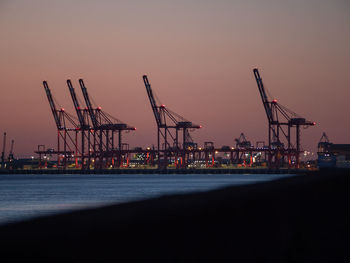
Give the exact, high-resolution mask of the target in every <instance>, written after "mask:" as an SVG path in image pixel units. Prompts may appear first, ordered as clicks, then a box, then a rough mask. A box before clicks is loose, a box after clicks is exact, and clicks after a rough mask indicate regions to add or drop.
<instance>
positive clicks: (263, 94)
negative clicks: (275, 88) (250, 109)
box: [253, 68, 274, 123]
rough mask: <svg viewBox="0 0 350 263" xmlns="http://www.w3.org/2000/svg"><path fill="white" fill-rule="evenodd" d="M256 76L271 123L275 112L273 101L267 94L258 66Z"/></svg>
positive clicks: (255, 70) (254, 70)
mask: <svg viewBox="0 0 350 263" xmlns="http://www.w3.org/2000/svg"><path fill="white" fill-rule="evenodd" d="M253 72H254V76H255V79H256V83H257V84H258V88H259V92H260V96H261V99H262V102H263V105H264V109H265V112H266V116H267V119H268V121H269V122H270V123H272V122H273V121H274V118H273V114H272V109H271V103H270V102H269V101H268V99H267V95H266V92H265V88H264V84H263V82H262V79H261V77H260V74H259V70H258V69H257V68H255V69H253Z"/></svg>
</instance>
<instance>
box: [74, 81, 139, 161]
mask: <svg viewBox="0 0 350 263" xmlns="http://www.w3.org/2000/svg"><path fill="white" fill-rule="evenodd" d="M79 84H80V87H81V91H82V93H83V96H84V100H85V104H86V107H87V110H88V113H89V116H90V119H91V122H92V125H93V130H94V141H95V139H96V136H95V134H96V132H97V131H98V135H99V142H98V145H99V154H98V156H99V167H100V168H102V162H103V158H104V157H106V158H107V159H110V158H112V160H111V161H112V163H113V162H114V156H113V154H114V133H115V132H118V152H117V154H118V161H119V166H122V160H121V155H122V150H123V147H125V145H126V144H125V143H122V132H123V131H127V132H128V131H135V130H136V128H135V127H132V126H129V125H127V124H126V123H123V122H122V121H120V120H118V119H117V118H115V117H113V116H112V115H110V114H108V113H107V112H105V111H103V110H102V108H101V107H95V108H94V107H93V105H92V103H91V100H90V97H89V94H88V91H87V88H86V86H85V84H84V81H83V79H79ZM94 152H95V153H96V149H95V143H94ZM106 163H107V165H108V161H107V162H106Z"/></svg>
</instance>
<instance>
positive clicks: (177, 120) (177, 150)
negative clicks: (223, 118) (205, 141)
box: [143, 75, 202, 168]
mask: <svg viewBox="0 0 350 263" xmlns="http://www.w3.org/2000/svg"><path fill="white" fill-rule="evenodd" d="M143 82H144V84H145V87H146V91H147V95H148V98H149V100H150V103H151V108H152V111H153V114H154V117H155V120H156V123H157V151H158V167H159V168H161V167H162V168H166V167H167V165H168V156H171V155H172V154H174V155H175V160H174V162H175V164H176V166H177V167H183V168H185V167H186V166H187V160H188V156H186V155H187V154H186V153H187V151H188V150H191V149H193V148H197V144H195V143H194V142H193V140H192V138H191V136H190V133H189V131H192V130H194V129H199V128H201V127H202V126H200V125H197V124H193V123H192V122H190V121H188V120H186V119H185V118H184V117H182V116H180V115H179V114H177V113H175V112H173V111H171V110H170V109H168V108H167V107H166V106H165V105H164V104H161V103H159V104H157V102H156V100H155V98H154V94H153V91H152V88H151V84H150V83H149V80H148V77H147V76H146V75H144V76H143ZM179 131H182V144H180V143H179ZM170 142H172V145H171V144H170ZM161 144H162V147H163V149H162V151H161ZM161 152H163V156H161ZM179 158H180V160H178V159H179ZM178 161H180V162H178Z"/></svg>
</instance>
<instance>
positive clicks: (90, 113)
mask: <svg viewBox="0 0 350 263" xmlns="http://www.w3.org/2000/svg"><path fill="white" fill-rule="evenodd" d="M79 84H80V87H81V91H82V93H83V96H84V100H85V103H86V107H87V108H88V112H89V115H90V118H91V121H92V125H93V126H94V128H95V129H97V128H98V126H99V123H98V121H97V118H96V115H95V113H94V109H93V108H92V104H91V101H90V97H89V94H88V92H87V89H86V87H85V84H84V81H83V80H82V79H79Z"/></svg>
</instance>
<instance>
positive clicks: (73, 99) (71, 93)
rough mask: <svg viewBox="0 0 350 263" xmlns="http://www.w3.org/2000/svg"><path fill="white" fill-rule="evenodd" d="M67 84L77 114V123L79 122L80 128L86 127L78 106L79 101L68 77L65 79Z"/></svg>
mask: <svg viewBox="0 0 350 263" xmlns="http://www.w3.org/2000/svg"><path fill="white" fill-rule="evenodd" d="M67 85H68V89H69V92H70V95H71V97H72V101H73V104H74V108H75V111H76V113H77V116H78V120H79V123H80V128H81V129H85V128H87V127H86V126H87V125H86V124H85V119H84V116H83V114H82V110H81V108H80V105H79V102H78V99H77V95H76V94H75V90H74V88H73V85H72V82H71V80H70V79H68V80H67Z"/></svg>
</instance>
